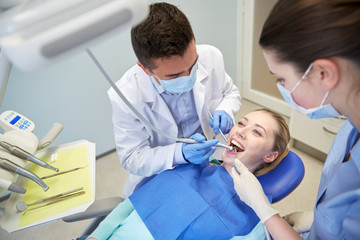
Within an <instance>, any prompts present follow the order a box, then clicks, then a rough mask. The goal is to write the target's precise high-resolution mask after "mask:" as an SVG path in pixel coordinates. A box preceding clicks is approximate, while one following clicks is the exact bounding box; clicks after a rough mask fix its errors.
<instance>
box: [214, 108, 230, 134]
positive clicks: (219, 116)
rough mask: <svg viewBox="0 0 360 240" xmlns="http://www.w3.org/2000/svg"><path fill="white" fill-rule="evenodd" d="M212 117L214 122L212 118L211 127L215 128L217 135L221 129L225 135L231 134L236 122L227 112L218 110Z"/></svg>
mask: <svg viewBox="0 0 360 240" xmlns="http://www.w3.org/2000/svg"><path fill="white" fill-rule="evenodd" d="M212 116H213V119H214V120H213V119H211V118H210V121H209V125H210V126H211V127H212V128H213V130H214V133H215V134H217V133H218V132H219V128H220V129H221V131H222V132H223V133H224V134H227V133H229V132H230V130H231V128H232V127H233V125H234V122H233V119H232V117H230V115H229V114H228V113H227V112H225V111H223V110H216V111H214V112H213V113H212Z"/></svg>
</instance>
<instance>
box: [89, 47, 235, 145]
mask: <svg viewBox="0 0 360 240" xmlns="http://www.w3.org/2000/svg"><path fill="white" fill-rule="evenodd" d="M86 52H87V53H88V55H89V56H90V58H91V59H92V60H93V62H94V63H95V65H96V66H97V67H98V68H99V70H100V71H101V73H102V74H103V75H104V77H105V79H106V80H107V81H108V82H109V84H110V85H111V87H112V88H113V89H114V90H115V92H116V93H117V94H118V95H119V97H120V98H121V99H122V100H123V101H124V102H125V104H126V105H127V106H128V107H129V108H130V109H131V111H133V113H134V114H135V115H136V116H137V117H138V118H139V119H140V120H141V121H142V122H143V123H144V124H145V125H147V126H149V127H150V128H151V129H152V130H154V131H155V132H157V133H159V134H160V135H163V136H164V137H167V138H169V139H173V140H175V141H176V142H182V143H199V142H198V141H196V140H194V139H190V138H178V137H173V136H170V135H168V134H166V133H165V132H163V131H161V130H160V129H158V128H157V127H155V126H154V125H153V124H151V123H150V122H149V121H148V120H147V119H145V118H144V117H143V116H142V115H141V114H140V113H139V112H138V111H137V110H136V109H135V108H134V106H132V104H131V103H130V102H129V101H128V100H127V98H126V97H125V96H124V94H123V93H122V92H121V91H120V89H119V88H118V86H117V85H116V84H115V83H114V81H113V80H111V78H110V76H109V75H108V74H107V72H106V71H105V69H104V68H103V67H102V65H101V64H100V63H99V61H98V60H97V59H96V57H95V56H94V54H93V53H92V52H91V51H90V49H88V48H87V49H86ZM215 147H222V148H226V149H229V150H230V151H232V147H231V146H228V145H225V144H222V143H218V144H216V145H215Z"/></svg>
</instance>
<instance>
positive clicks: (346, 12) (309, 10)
mask: <svg viewBox="0 0 360 240" xmlns="http://www.w3.org/2000/svg"><path fill="white" fill-rule="evenodd" d="M259 44H260V46H261V47H262V48H263V49H266V50H274V53H275V54H276V55H275V56H276V57H277V59H278V60H279V61H281V62H290V63H292V64H293V65H294V66H295V67H296V68H297V71H298V72H305V70H306V69H307V67H308V66H309V65H310V63H312V62H313V61H315V60H317V59H322V58H331V57H342V58H345V59H348V60H351V61H353V62H354V63H355V64H356V65H357V66H358V67H359V68H360V1H359V0H279V1H278V2H277V4H276V5H275V6H274V8H273V9H272V11H271V13H270V15H269V16H268V18H267V20H266V22H265V24H264V26H263V29H262V32H261V36H260V40H259Z"/></svg>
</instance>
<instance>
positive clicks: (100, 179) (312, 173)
mask: <svg viewBox="0 0 360 240" xmlns="http://www.w3.org/2000/svg"><path fill="white" fill-rule="evenodd" d="M257 108H259V106H258V105H256V104H253V103H251V102H249V101H246V100H243V105H242V107H241V110H240V113H239V114H238V115H237V116H236V119H239V117H240V116H242V115H244V114H246V113H248V112H250V111H252V110H254V109H257ZM291 150H292V151H294V152H296V153H297V154H298V155H299V156H300V157H301V159H302V160H303V162H304V165H305V177H304V180H303V181H302V183H301V184H300V186H299V187H298V188H297V189H296V190H295V191H294V192H293V193H291V194H290V195H289V196H288V197H286V198H285V199H283V200H282V201H280V202H278V203H276V204H274V207H275V208H276V209H277V210H278V211H279V212H280V214H281V215H284V214H287V213H290V212H293V211H300V210H311V209H312V208H313V205H314V203H315V198H316V193H317V188H318V185H319V182H320V174H321V169H322V166H323V163H322V162H321V161H319V160H317V159H315V158H313V157H311V156H309V155H307V154H305V153H303V152H301V151H299V150H297V149H294V148H292V149H291ZM127 175H128V174H127V172H126V171H125V170H124V169H123V168H122V167H121V166H120V163H119V160H118V159H117V155H116V153H115V152H113V153H110V154H108V155H106V156H104V157H102V158H100V159H98V160H97V161H96V199H101V198H106V197H113V196H121V193H122V189H123V185H124V182H125V180H126V178H127ZM89 223H90V220H85V221H81V222H76V223H65V222H63V221H61V220H59V221H56V222H53V223H49V224H46V225H42V226H39V227H35V228H31V229H26V230H22V231H19V232H15V233H12V234H9V233H7V232H6V231H5V230H3V229H1V228H0V239H1V240H15V239H16V240H20V239H29V240H32V239H44V240H47V239H52V240H57V239H76V237H77V236H79V235H80V234H81V233H82V231H83V230H84V229H85V228H86V226H87V225H88V224H89Z"/></svg>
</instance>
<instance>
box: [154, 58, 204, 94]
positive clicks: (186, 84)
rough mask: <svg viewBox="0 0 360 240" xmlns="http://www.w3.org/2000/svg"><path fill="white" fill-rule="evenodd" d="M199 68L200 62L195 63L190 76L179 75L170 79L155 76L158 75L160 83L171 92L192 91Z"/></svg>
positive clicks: (165, 89)
mask: <svg viewBox="0 0 360 240" xmlns="http://www.w3.org/2000/svg"><path fill="white" fill-rule="evenodd" d="M197 69H198V63H195V65H194V66H193V67H192V69H191V71H190V74H189V76H182V77H177V78H174V79H170V80H161V79H160V78H158V77H157V76H155V75H153V77H156V78H157V79H158V80H159V81H160V84H161V86H162V88H163V89H164V91H167V92H169V93H183V92H188V91H190V90H191V89H192V88H193V87H194V85H195V81H196V71H197Z"/></svg>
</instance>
